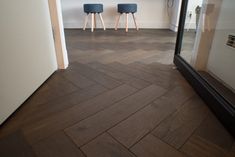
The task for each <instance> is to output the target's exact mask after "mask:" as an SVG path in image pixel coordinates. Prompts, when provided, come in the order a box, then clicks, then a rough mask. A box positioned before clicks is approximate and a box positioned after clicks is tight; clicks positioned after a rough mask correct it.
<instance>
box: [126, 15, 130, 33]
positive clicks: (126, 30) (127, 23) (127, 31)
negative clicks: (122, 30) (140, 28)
mask: <svg viewBox="0 0 235 157" xmlns="http://www.w3.org/2000/svg"><path fill="white" fill-rule="evenodd" d="M128 15H129V13H126V32H128V21H129V20H128Z"/></svg>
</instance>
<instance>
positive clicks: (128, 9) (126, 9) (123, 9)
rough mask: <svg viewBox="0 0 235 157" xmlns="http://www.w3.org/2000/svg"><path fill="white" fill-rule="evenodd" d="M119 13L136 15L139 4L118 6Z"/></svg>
mask: <svg viewBox="0 0 235 157" xmlns="http://www.w3.org/2000/svg"><path fill="white" fill-rule="evenodd" d="M118 12H119V13H136V12H137V4H135V3H129V4H118Z"/></svg>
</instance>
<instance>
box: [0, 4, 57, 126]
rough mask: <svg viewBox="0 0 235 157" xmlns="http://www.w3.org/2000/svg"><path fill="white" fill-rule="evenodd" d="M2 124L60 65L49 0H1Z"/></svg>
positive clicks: (0, 120) (0, 97)
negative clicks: (55, 45)
mask: <svg viewBox="0 0 235 157" xmlns="http://www.w3.org/2000/svg"><path fill="white" fill-rule="evenodd" d="M0 23H1V24H0V37H1V38H0V124H1V123H2V122H3V121H4V120H5V119H6V118H7V117H8V116H9V115H10V114H11V113H12V112H14V111H15V110H16V109H17V108H18V107H19V106H20V105H21V104H22V103H23V102H24V101H25V100H26V99H27V98H28V97H29V96H30V95H31V94H32V93H33V92H34V91H35V90H36V89H37V88H38V87H39V86H40V85H41V84H42V83H43V82H44V81H45V80H46V79H47V78H48V77H49V76H50V75H51V74H52V73H53V72H54V71H55V70H56V69H57V63H56V58H55V50H54V43H53V36H52V30H51V23H50V14H49V9H48V1H47V0H37V1H33V0H20V1H16V0H1V1H0Z"/></svg>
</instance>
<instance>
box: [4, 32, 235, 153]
mask: <svg viewBox="0 0 235 157" xmlns="http://www.w3.org/2000/svg"><path fill="white" fill-rule="evenodd" d="M66 40H67V46H68V52H69V59H70V61H71V64H70V67H69V68H68V69H67V70H65V71H57V72H56V73H55V74H53V75H52V76H51V77H50V78H49V79H48V80H47V81H46V82H45V84H44V85H43V86H42V87H41V88H39V89H38V91H37V92H36V93H35V94H33V95H32V96H31V98H30V99H28V100H27V101H26V102H25V103H24V104H23V105H22V107H20V109H18V111H17V112H16V113H14V115H13V116H12V117H11V118H10V119H8V121H7V122H6V123H5V124H4V125H3V126H1V128H0V156H2V157H8V156H9V157H15V156H17V157H18V156H20V157H23V156H24V157H33V156H37V157H52V156H56V157H84V156H88V157H129V156H132V157H134V156H138V157H178V156H179V157H187V156H188V157H234V156H235V144H234V139H233V138H232V137H231V136H230V134H229V133H228V132H227V131H226V130H225V129H224V127H223V126H222V125H221V124H220V122H219V121H218V120H217V119H216V118H215V116H214V115H213V113H211V111H210V110H209V109H208V107H207V106H206V104H204V102H203V101H202V100H201V99H200V98H199V97H198V96H197V94H196V93H195V92H194V91H193V89H192V88H191V87H190V85H189V84H188V83H187V82H186V81H185V80H184V78H183V77H182V76H181V75H180V73H179V72H178V71H177V70H176V69H175V68H174V66H173V65H172V57H173V49H174V42H175V34H174V33H172V32H170V31H168V30H141V31H139V32H135V31H130V32H129V33H127V34H126V33H124V32H122V31H118V32H115V31H111V30H107V31H105V32H103V31H100V30H98V31H96V32H95V33H90V32H88V31H87V32H83V31H81V30H66Z"/></svg>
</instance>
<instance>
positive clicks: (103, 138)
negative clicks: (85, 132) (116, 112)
mask: <svg viewBox="0 0 235 157" xmlns="http://www.w3.org/2000/svg"><path fill="white" fill-rule="evenodd" d="M81 149H82V151H83V152H84V153H85V154H86V155H87V157H134V155H133V154H132V153H131V152H129V151H128V150H127V149H126V148H125V147H123V146H122V145H121V144H119V143H118V142H116V141H115V140H114V139H113V138H112V137H111V136H110V135H108V134H107V133H104V134H102V135H100V136H99V137H97V138H96V139H94V140H93V141H91V142H90V143H88V144H87V145H85V146H83V147H82V148H81Z"/></svg>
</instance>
